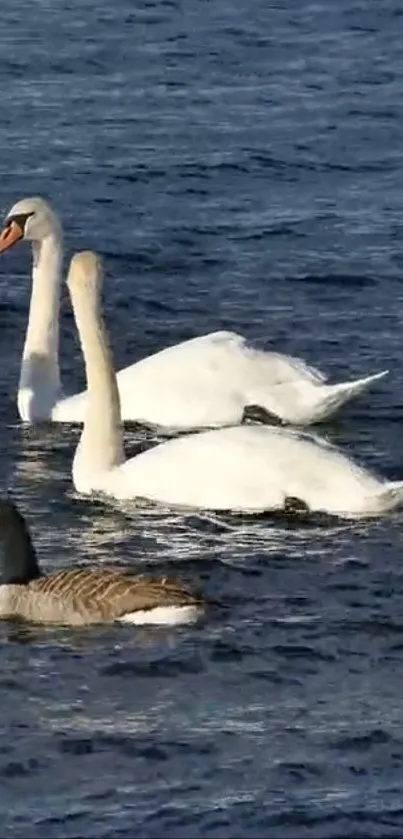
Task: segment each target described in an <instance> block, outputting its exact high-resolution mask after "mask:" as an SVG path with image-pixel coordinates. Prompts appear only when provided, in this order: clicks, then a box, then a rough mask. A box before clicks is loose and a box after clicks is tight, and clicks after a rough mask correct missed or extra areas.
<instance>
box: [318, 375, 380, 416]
mask: <svg viewBox="0 0 403 839" xmlns="http://www.w3.org/2000/svg"><path fill="white" fill-rule="evenodd" d="M388 373H389V370H383V371H382V372H381V373H374V374H373V375H372V376H366V377H365V378H363V379H356V380H355V381H351V382H340V383H339V384H336V385H326V386H325V387H326V393H323V390H324V388H321V391H322V392H321V398H320V401H319V403H318V406H317V411H316V417H315V419H316V422H318V421H323V420H324V419H326V418H327V417H329V416H331V415H333V414H334V413H335V412H336V411H338V410H339V409H340V408H341V407H342V406H343V405H345V404H346V402H349V401H350V400H351V399H354V398H355V397H357V396H360V394H361V393H364V392H365V391H366V390H369V388H370V387H371V386H372V385H373V384H374V383H375V382H378V381H379V380H380V379H383V378H384V377H385V376H387V375H388Z"/></svg>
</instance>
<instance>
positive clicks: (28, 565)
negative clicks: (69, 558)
mask: <svg viewBox="0 0 403 839" xmlns="http://www.w3.org/2000/svg"><path fill="white" fill-rule="evenodd" d="M0 548H1V550H0V584H3V585H10V584H14V585H26V584H27V583H29V582H30V581H31V580H35V579H36V578H37V577H40V574H41V572H40V569H39V565H38V561H37V558H36V553H35V548H34V546H33V544H32V540H31V536H30V533H29V530H28V526H27V524H26V522H25V519H24V517H23V516H22V515H21V513H20V512H19V510H18V508H17V506H16V505H15V504H14V502H13V501H12V499H11V498H2V499H0Z"/></svg>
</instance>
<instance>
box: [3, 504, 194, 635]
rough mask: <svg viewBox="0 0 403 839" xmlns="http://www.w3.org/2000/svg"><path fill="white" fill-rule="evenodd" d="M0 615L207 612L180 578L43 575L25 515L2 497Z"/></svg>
mask: <svg viewBox="0 0 403 839" xmlns="http://www.w3.org/2000/svg"><path fill="white" fill-rule="evenodd" d="M0 542H1V543H2V547H3V551H2V555H1V559H0V618H2V619H6V620H9V619H12V618H19V619H20V620H26V621H32V622H34V623H41V624H60V625H62V624H63V625H69V626H85V625H89V624H96V623H115V622H118V623H132V624H137V625H140V624H168V625H173V624H175V623H190V622H192V621H194V620H196V619H197V618H198V617H199V616H200V615H201V614H202V613H203V611H204V608H205V604H204V602H203V600H202V598H201V597H197V596H195V595H193V594H191V593H190V592H189V591H187V590H186V588H185V587H184V586H183V585H181V583H179V582H178V581H177V580H169V579H167V578H152V577H146V576H143V575H138V576H134V575H132V574H129V573H124V572H122V571H115V570H111V569H98V570H90V569H87V568H72V569H67V570H64V571H58V572H56V573H55V574H50V575H48V576H44V575H42V573H41V571H40V568H39V565H38V562H37V558H36V553H35V550H34V547H33V545H32V541H31V537H30V534H29V531H28V529H27V526H26V522H25V520H24V519H23V517H22V515H21V513H20V512H19V511H18V509H17V507H16V506H15V505H14V504H13V502H12V501H10V500H2V501H0Z"/></svg>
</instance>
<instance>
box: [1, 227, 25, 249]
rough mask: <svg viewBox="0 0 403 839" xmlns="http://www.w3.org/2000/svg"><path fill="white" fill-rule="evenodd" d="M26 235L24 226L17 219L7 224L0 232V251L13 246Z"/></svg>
mask: <svg viewBox="0 0 403 839" xmlns="http://www.w3.org/2000/svg"><path fill="white" fill-rule="evenodd" d="M23 236H24V231H23V229H22V227H20V225H19V224H18V222H16V221H12V222H11V223H10V224H6V226H5V227H4V228H3V230H2V231H1V233H0V253H3V252H4V251H7V250H8V249H9V248H12V246H13V245H15V244H16V242H19V241H20V239H22V238H23Z"/></svg>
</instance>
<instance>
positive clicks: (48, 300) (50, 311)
mask: <svg viewBox="0 0 403 839" xmlns="http://www.w3.org/2000/svg"><path fill="white" fill-rule="evenodd" d="M62 258H63V243H62V234H61V231H59V230H57V229H56V228H55V230H54V231H53V232H52V234H51V235H49V236H47V237H46V238H44V239H43V240H42V241H40V242H34V243H33V268H32V291H31V301H30V307H29V318H28V327H27V332H26V336H25V343H24V349H23V354H22V363H21V371H20V382H19V393H18V405H19V411H20V416H21V418H22V419H24V420H32V419H48V418H49V417H50V415H51V412H52V408H53V406H54V405H55V403H56V402H57V400H58V398H59V396H60V369H59V311H60V294H61V272H62Z"/></svg>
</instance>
